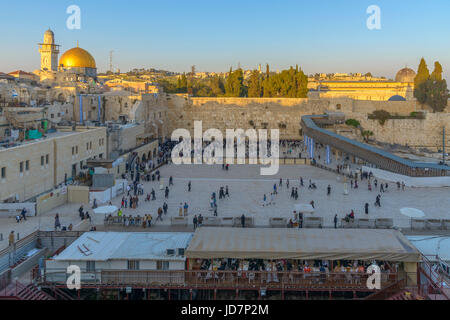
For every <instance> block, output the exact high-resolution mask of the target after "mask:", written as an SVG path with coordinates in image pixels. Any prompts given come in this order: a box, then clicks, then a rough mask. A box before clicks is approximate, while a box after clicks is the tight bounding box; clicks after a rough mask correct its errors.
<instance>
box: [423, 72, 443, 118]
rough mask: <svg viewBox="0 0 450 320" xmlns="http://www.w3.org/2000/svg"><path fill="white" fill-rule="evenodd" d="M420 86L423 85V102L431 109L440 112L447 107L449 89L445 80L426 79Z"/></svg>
mask: <svg viewBox="0 0 450 320" xmlns="http://www.w3.org/2000/svg"><path fill="white" fill-rule="evenodd" d="M421 86H424V87H425V91H426V101H425V103H426V104H427V105H428V106H430V107H431V109H433V112H442V111H444V109H445V108H446V107H447V103H448V99H449V91H448V89H447V81H445V80H432V79H430V80H427V81H426V82H425V83H423V84H422V85H421Z"/></svg>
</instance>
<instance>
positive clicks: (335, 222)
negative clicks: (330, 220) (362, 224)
mask: <svg viewBox="0 0 450 320" xmlns="http://www.w3.org/2000/svg"><path fill="white" fill-rule="evenodd" d="M337 223H338V216H337V214H336V215H335V216H334V228H335V229H337Z"/></svg>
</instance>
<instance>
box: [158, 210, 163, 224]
mask: <svg viewBox="0 0 450 320" xmlns="http://www.w3.org/2000/svg"><path fill="white" fill-rule="evenodd" d="M162 213H163V210H162V209H161V208H158V217H157V218H156V221H158V220H161V222H162V221H163V219H162Z"/></svg>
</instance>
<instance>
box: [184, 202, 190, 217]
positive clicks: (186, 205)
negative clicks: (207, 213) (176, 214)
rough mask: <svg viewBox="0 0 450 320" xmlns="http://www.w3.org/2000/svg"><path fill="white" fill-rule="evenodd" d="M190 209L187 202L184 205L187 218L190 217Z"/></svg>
mask: <svg viewBox="0 0 450 320" xmlns="http://www.w3.org/2000/svg"><path fill="white" fill-rule="evenodd" d="M188 208H189V206H188V204H187V202H185V203H184V216H185V217H187V216H188Z"/></svg>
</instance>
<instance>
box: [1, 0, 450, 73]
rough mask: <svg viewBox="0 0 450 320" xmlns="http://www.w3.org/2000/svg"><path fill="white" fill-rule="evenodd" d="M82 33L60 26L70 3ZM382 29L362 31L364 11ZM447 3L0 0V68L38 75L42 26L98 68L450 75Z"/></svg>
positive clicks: (449, 5) (392, 0)
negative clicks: (372, 10)
mask: <svg viewBox="0 0 450 320" xmlns="http://www.w3.org/2000/svg"><path fill="white" fill-rule="evenodd" d="M71 4H76V5H78V6H79V7H80V8H81V29H80V30H69V29H68V28H67V27H66V20H67V18H68V16H69V15H68V14H67V13H66V9H67V7H68V6H69V5H71ZM372 4H375V5H378V6H379V7H380V9H381V30H369V29H367V27H366V20H367V18H368V16H369V15H368V14H367V13H366V9H367V7H368V6H369V5H372ZM449 15H450V1H448V0H427V1H425V0H389V1H384V0H370V1H366V0H320V1H311V0H308V1H303V0H292V1H291V0H270V1H267V0H226V1H217V0H183V1H182V0H164V1H162V0H158V1H153V0H145V1H144V0H142V1H139V0H129V1H116V0H108V1H106V0H89V1H88V0H72V1H66V0H39V1H36V0H15V1H6V0H0V30H1V32H0V71H3V72H11V71H13V70H16V69H22V70H26V71H33V70H35V69H38V68H39V63H40V62H39V61H40V59H39V53H38V51H37V49H38V48H37V43H39V42H42V40H43V33H44V32H45V30H47V28H48V27H50V28H51V29H52V30H53V31H54V32H55V37H56V41H57V43H58V44H60V45H62V48H61V49H62V51H65V50H67V49H70V48H72V47H74V46H76V41H77V40H79V42H80V47H82V48H84V49H86V50H88V51H89V52H91V54H92V55H93V56H94V58H95V59H96V62H97V67H98V68H99V70H100V71H105V70H106V69H107V68H108V63H109V51H110V50H114V61H113V64H114V67H115V68H120V69H121V71H128V70H130V69H132V68H135V67H136V68H150V67H153V68H158V69H165V70H171V71H189V70H190V66H191V65H196V69H197V70H198V71H227V70H228V69H229V67H230V66H234V67H236V66H237V65H238V63H240V65H241V66H242V67H244V68H255V67H257V65H258V64H259V63H261V64H262V65H263V66H264V65H265V64H266V63H269V64H270V66H271V69H272V70H277V69H280V70H281V69H283V68H287V67H289V66H290V65H294V66H295V64H299V66H301V67H302V68H303V69H304V70H305V71H306V72H307V73H308V74H309V73H316V72H323V73H331V72H362V73H365V72H368V71H370V72H372V73H373V74H374V75H378V76H383V75H384V76H387V77H393V76H395V73H396V71H397V70H399V69H400V68H402V67H404V66H405V65H408V66H409V67H412V68H413V69H414V70H416V69H417V66H418V64H419V60H420V58H421V57H422V56H423V57H425V59H426V61H427V64H428V66H429V69H431V70H432V69H433V64H434V61H435V60H439V61H440V62H441V64H442V66H443V68H444V76H445V77H446V78H449V75H450V72H449V70H450V41H449V35H450V17H449Z"/></svg>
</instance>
